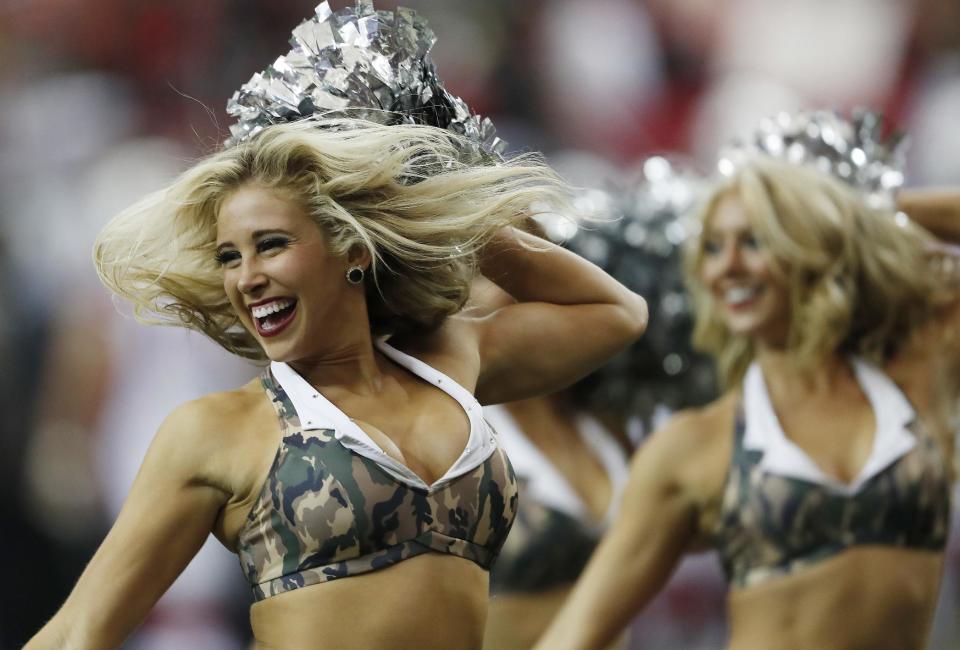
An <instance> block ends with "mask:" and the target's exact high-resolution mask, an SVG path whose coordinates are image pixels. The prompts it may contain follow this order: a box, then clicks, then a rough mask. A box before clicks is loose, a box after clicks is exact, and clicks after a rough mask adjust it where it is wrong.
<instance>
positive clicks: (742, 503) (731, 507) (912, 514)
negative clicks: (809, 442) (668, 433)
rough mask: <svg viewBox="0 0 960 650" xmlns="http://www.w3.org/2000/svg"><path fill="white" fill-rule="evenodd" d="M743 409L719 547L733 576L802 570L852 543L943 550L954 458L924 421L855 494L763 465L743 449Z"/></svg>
mask: <svg viewBox="0 0 960 650" xmlns="http://www.w3.org/2000/svg"><path fill="white" fill-rule="evenodd" d="M745 429H746V427H745V424H744V417H743V413H742V410H741V411H739V412H738V414H737V420H736V427H735V430H734V444H733V458H732V461H731V466H730V470H729V474H728V476H727V482H726V486H725V488H724V494H723V502H722V507H721V516H720V520H719V525H718V528H717V531H716V535H715V538H714V545H715V546H716V548H717V549H718V551H719V553H720V559H721V562H722V564H723V567H724V570H725V572H726V574H727V577H728V579H729V580H730V582H731V583H732V584H733V585H735V586H737V587H747V586H752V585H756V584H760V583H762V582H765V581H767V580H769V579H771V578H775V577H778V576H783V575H787V574H791V573H794V572H796V571H799V570H802V569H803V568H804V567H807V566H810V565H812V564H815V563H817V562H819V561H820V560H823V559H825V558H828V557H830V556H833V555H836V554H837V553H840V552H842V551H844V550H845V549H848V548H850V547H851V546H855V545H865V544H877V545H883V546H899V547H904V548H911V549H921V550H929V551H942V550H943V548H944V546H945V544H946V541H947V534H948V532H949V523H950V522H949V519H950V480H951V479H950V463H949V461H948V459H947V457H946V455H945V454H944V453H942V451H941V449H940V447H939V445H938V444H937V442H936V441H935V440H934V439H933V438H932V437H931V436H930V435H928V434H926V433H925V432H924V430H923V427H922V426H920V424H919V420H914V422H913V423H912V424H911V425H910V429H911V431H912V433H913V434H914V436H916V439H917V444H916V446H915V447H914V448H913V449H912V450H911V451H910V452H909V453H907V454H906V455H904V456H902V457H901V458H900V459H898V460H897V461H896V462H895V463H893V464H892V465H890V466H889V467H887V468H886V469H885V470H883V471H882V472H880V473H879V474H877V475H876V476H874V477H873V478H871V479H870V480H869V481H868V482H867V483H865V484H864V485H863V486H862V487H861V488H860V490H859V491H858V492H857V493H856V494H854V495H845V494H842V493H839V492H837V491H834V490H831V489H830V488H829V487H825V486H822V485H819V484H816V483H812V482H808V481H804V480H801V479H797V478H791V477H785V476H777V475H774V474H769V473H766V472H764V471H762V470H761V468H760V466H759V463H760V459H761V458H762V456H763V452H762V451H756V450H750V449H745V448H744V446H743V436H744V431H745Z"/></svg>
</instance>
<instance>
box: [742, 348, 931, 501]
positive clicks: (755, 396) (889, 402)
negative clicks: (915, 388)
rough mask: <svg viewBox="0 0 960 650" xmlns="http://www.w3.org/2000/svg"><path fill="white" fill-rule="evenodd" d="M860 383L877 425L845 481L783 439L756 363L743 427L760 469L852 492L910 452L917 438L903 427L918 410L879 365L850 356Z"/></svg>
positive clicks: (747, 381) (747, 380)
mask: <svg viewBox="0 0 960 650" xmlns="http://www.w3.org/2000/svg"><path fill="white" fill-rule="evenodd" d="M851 363H852V365H853V370H854V374H855V376H856V378H857V381H858V383H859V384H860V388H861V389H862V390H863V392H864V394H865V395H866V396H867V400H868V401H869V402H870V406H871V407H872V408H873V414H874V418H875V419H876V422H877V429H876V431H875V433H874V436H873V448H872V450H871V451H870V455H869V456H868V457H867V461H866V463H864V465H863V467H862V468H861V470H860V473H859V474H858V475H857V476H856V478H854V480H853V481H851V482H850V483H849V484H846V483H843V482H841V481H839V480H838V479H836V478H834V477H832V476H829V475H827V474H826V473H825V472H824V471H823V470H822V469H820V467H819V466H818V465H817V464H816V463H815V462H814V461H813V460H812V459H811V458H810V456H808V455H807V453H806V452H805V451H804V450H803V449H801V448H800V447H799V446H798V445H797V444H795V443H794V442H793V441H791V440H790V439H789V438H787V436H786V434H785V433H784V431H783V427H782V426H781V425H780V421H779V420H778V419H777V415H776V413H775V412H774V410H773V404H772V402H771V400H770V394H769V392H768V391H767V385H766V382H765V380H764V378H763V371H762V370H761V369H760V365H759V364H758V363H757V362H754V363H752V364H751V365H750V368H749V369H748V370H747V374H746V376H745V377H744V380H743V405H744V418H745V420H746V422H745V427H746V430H745V432H744V436H743V446H744V448H745V449H751V450H756V451H762V452H763V458H762V459H761V460H760V464H759V466H760V469H761V470H763V471H764V472H767V473H769V474H775V475H778V476H785V477H789V478H796V479H801V480H804V481H807V482H810V483H816V484H818V485H823V486H825V487H828V488H830V489H832V490H834V491H836V492H839V493H841V494H846V495H848V496H852V495H854V494H856V493H857V492H858V491H859V490H860V488H861V487H863V485H864V484H865V483H866V482H867V481H869V480H870V479H871V478H873V477H874V476H876V475H877V474H879V473H880V472H882V471H883V470H884V469H886V468H887V467H889V466H890V465H892V464H893V463H895V462H896V461H897V460H899V459H900V458H901V457H902V456H904V455H906V454H907V453H909V452H910V450H911V449H913V448H914V446H915V445H916V443H917V440H916V437H915V436H914V435H913V433H912V432H911V431H910V430H909V429H908V428H907V427H908V425H909V424H910V423H911V422H913V420H914V418H915V417H916V413H915V412H914V410H913V407H912V406H911V405H910V402H909V401H908V400H907V398H906V396H905V395H904V394H903V392H901V390H900V389H899V388H898V387H897V385H896V384H895V383H893V381H891V380H890V378H889V377H887V376H886V375H885V374H884V373H883V372H882V371H881V370H879V369H878V368H876V367H874V366H872V365H871V364H869V363H867V362H866V361H863V360H862V359H857V358H853V359H851Z"/></svg>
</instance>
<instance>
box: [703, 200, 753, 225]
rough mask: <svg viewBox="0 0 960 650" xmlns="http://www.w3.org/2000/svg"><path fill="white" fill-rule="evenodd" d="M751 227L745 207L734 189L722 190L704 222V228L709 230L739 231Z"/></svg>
mask: <svg viewBox="0 0 960 650" xmlns="http://www.w3.org/2000/svg"><path fill="white" fill-rule="evenodd" d="M752 227H753V223H752V222H751V219H750V215H749V214H748V213H747V208H746V206H745V205H744V203H743V200H742V199H741V198H740V195H739V194H737V193H736V192H734V191H728V192H724V193H723V194H722V195H720V196H719V197H717V200H716V202H715V203H714V205H713V209H711V210H710V212H709V214H708V215H707V219H706V223H705V224H704V229H705V230H707V231H709V232H728V231H741V230H749V229H751V228H752Z"/></svg>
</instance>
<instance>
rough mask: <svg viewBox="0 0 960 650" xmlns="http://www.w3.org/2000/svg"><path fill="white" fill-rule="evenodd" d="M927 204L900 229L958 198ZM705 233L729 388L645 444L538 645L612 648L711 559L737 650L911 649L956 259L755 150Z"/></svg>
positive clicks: (949, 356)
mask: <svg viewBox="0 0 960 650" xmlns="http://www.w3.org/2000/svg"><path fill="white" fill-rule="evenodd" d="M861 153H862V152H861ZM920 194H922V192H920ZM938 196H939V200H938V201H937V202H936V203H937V205H936V209H934V210H929V208H930V207H933V206H930V205H928V206H927V208H928V209H927V210H923V209H917V210H912V211H911V217H914V218H915V219H916V220H917V221H920V222H921V223H922V222H923V220H924V219H925V218H926V217H927V216H928V215H929V214H931V213H934V214H936V213H939V214H944V213H950V212H952V214H954V215H956V216H960V196H958V195H957V193H956V192H942V193H940V194H939V195H938ZM903 198H905V199H906V202H907V203H909V204H910V205H924V202H923V201H916V200H914V199H913V193H910V192H905V193H904V195H903ZM951 205H952V206H953V207H952V209H951V208H949V206H951ZM945 206H947V207H945ZM701 223H702V226H703V227H702V230H701V233H700V235H699V237H697V238H696V239H695V240H694V241H693V242H692V243H691V247H690V250H689V251H688V252H689V255H688V257H687V259H686V264H687V271H688V276H689V278H688V280H689V284H690V288H691V291H692V294H693V298H694V304H695V314H696V319H697V320H696V329H695V332H694V341H695V343H697V344H698V345H699V346H700V347H702V348H703V349H705V350H706V351H708V352H710V353H711V354H712V355H713V356H714V357H715V358H716V359H717V361H718V365H719V368H720V371H721V374H722V378H723V380H724V381H725V383H726V386H727V391H726V393H725V394H724V395H723V396H721V397H720V398H719V399H718V400H716V401H715V402H714V403H712V404H709V405H707V406H706V407H704V408H702V409H696V410H690V411H686V412H681V413H679V414H677V415H676V416H675V417H674V418H673V419H672V420H671V421H670V422H668V423H667V424H666V425H665V426H664V427H663V428H662V429H661V430H660V431H657V432H655V433H654V434H653V435H652V437H651V438H650V440H649V441H647V442H646V443H645V444H644V446H643V447H641V449H640V450H639V452H638V453H637V454H636V456H635V458H634V460H633V466H632V469H631V476H630V480H629V482H628V484H627V487H626V489H625V490H624V500H623V504H622V506H621V510H620V517H619V519H618V520H617V522H616V523H615V525H614V526H613V528H612V529H611V531H610V533H608V535H607V536H606V537H605V539H604V541H603V542H602V543H601V545H600V547H599V548H598V550H597V552H596V553H595V554H594V555H593V558H592V559H591V562H590V564H589V565H588V566H587V569H586V571H585V573H584V575H583V577H582V578H581V580H580V581H579V583H578V585H577V587H576V588H575V589H574V592H573V594H572V596H571V598H570V599H569V600H568V601H567V604H566V606H565V608H564V609H563V610H561V612H560V613H559V615H558V616H557V618H556V619H555V621H554V624H553V626H552V627H551V629H550V630H548V632H547V634H546V636H545V637H544V638H543V639H541V641H540V645H538V646H537V647H538V648H541V647H542V648H549V649H550V650H556V649H558V648H578V649H586V648H597V647H603V644H604V643H608V642H609V641H610V640H611V639H612V638H614V637H615V635H616V634H617V632H618V630H619V629H620V628H621V627H622V626H624V625H625V624H626V623H627V621H628V620H629V619H630V618H631V617H632V616H633V615H634V614H635V613H636V611H637V609H639V608H640V607H642V606H643V604H644V603H646V602H647V601H648V600H649V599H651V598H652V596H653V595H654V594H655V593H656V592H657V590H658V589H659V588H660V586H661V585H662V584H663V583H664V582H665V581H666V579H667V578H668V577H669V575H670V572H671V571H672V570H673V567H674V566H675V564H676V563H677V562H678V560H679V558H680V557H681V556H682V554H683V553H684V552H686V551H688V550H696V549H703V548H709V547H713V548H714V549H715V550H716V551H717V553H718V555H719V557H720V560H721V562H722V564H723V567H724V569H725V571H726V573H727V577H728V579H729V582H730V591H729V598H728V611H729V613H730V619H731V620H730V631H731V636H730V640H729V647H730V648H732V649H735V650H765V649H766V648H823V649H826V650H848V649H851V648H878V649H887V648H889V649H890V650H894V649H900V648H921V647H924V645H925V639H926V636H927V627H928V625H929V621H930V620H931V617H932V613H933V610H934V607H935V605H936V601H937V590H938V586H939V582H940V574H941V570H942V558H943V549H944V545H945V543H946V536H947V529H948V526H947V524H948V516H949V512H950V503H949V501H950V484H951V481H952V477H953V472H952V468H951V459H952V457H953V439H952V431H953V430H954V425H955V422H956V420H955V419H954V418H955V417H956V403H957V402H956V399H957V396H958V394H960V390H958V387H960V363H958V362H960V347H958V345H957V339H956V336H955V332H956V328H957V327H958V324H957V319H958V313H960V312H958V309H960V300H958V294H957V286H958V285H957V281H956V277H955V276H954V275H952V274H951V273H950V272H949V271H950V270H951V269H953V268H955V267H954V265H953V262H954V260H953V258H951V257H950V256H949V255H948V254H945V252H944V249H943V248H942V247H940V246H938V242H937V240H935V239H934V238H933V236H931V235H930V234H929V233H927V232H926V231H924V230H923V229H922V228H920V227H919V226H918V225H916V223H914V222H913V221H909V220H904V219H903V218H902V217H897V216H895V214H894V213H893V211H891V210H889V209H875V208H872V207H870V206H869V205H868V204H867V201H866V200H865V198H864V196H862V195H861V194H860V193H859V192H857V191H856V190H855V189H853V188H852V187H850V186H848V185H847V184H845V183H844V182H841V181H840V180H838V179H837V178H835V177H833V176H832V175H831V174H829V173H826V172H824V171H822V170H819V169H814V168H811V167H806V166H803V165H798V164H793V163H789V162H786V161H783V160H779V159H775V158H773V157H771V156H767V155H760V154H757V155H755V156H752V157H749V158H747V159H745V160H743V161H741V162H740V164H739V165H738V166H737V167H736V169H735V170H734V171H733V173H732V174H731V175H730V176H729V177H728V178H726V179H724V180H721V181H719V182H717V183H716V185H715V188H714V190H713V192H712V194H711V195H710V198H709V200H708V201H707V202H706V205H705V207H704V209H703V211H702V213H701ZM891 613H895V615H894V616H891Z"/></svg>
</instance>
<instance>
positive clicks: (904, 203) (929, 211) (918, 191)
mask: <svg viewBox="0 0 960 650" xmlns="http://www.w3.org/2000/svg"><path fill="white" fill-rule="evenodd" d="M897 204H898V207H899V208H900V209H901V210H903V211H904V212H906V213H907V215H909V217H910V218H911V219H913V220H914V221H916V222H917V223H918V224H920V225H921V226H923V227H924V228H926V229H927V230H929V231H930V232H931V233H933V234H934V235H936V236H937V237H938V238H940V239H942V240H943V241H944V242H947V243H950V244H960V190H957V189H955V188H940V189H933V188H908V189H904V190H901V191H900V193H899V194H898V195H897Z"/></svg>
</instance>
